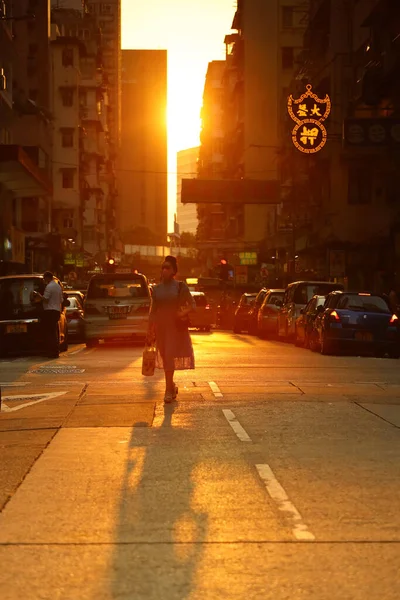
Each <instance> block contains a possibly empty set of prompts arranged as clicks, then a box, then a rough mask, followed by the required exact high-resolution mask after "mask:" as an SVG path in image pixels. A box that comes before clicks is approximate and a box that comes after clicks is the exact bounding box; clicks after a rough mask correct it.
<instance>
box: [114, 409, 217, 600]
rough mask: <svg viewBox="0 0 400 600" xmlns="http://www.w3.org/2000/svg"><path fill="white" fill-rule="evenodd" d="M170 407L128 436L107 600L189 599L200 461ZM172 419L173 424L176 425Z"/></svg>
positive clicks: (198, 527)
mask: <svg viewBox="0 0 400 600" xmlns="http://www.w3.org/2000/svg"><path fill="white" fill-rule="evenodd" d="M178 409H179V406H178V405H177V404H176V403H173V404H170V405H164V407H163V408H162V407H161V406H159V410H158V413H157V415H156V419H155V424H154V427H152V428H145V427H135V428H133V430H132V433H131V436H130V440H129V442H128V443H129V448H128V457H127V462H126V469H125V473H124V477H123V481H122V484H121V492H120V499H119V513H118V517H117V518H118V523H117V527H116V532H115V540H114V544H115V552H114V554H113V557H112V562H111V567H110V584H111V591H112V594H111V597H112V598H132V599H133V598H134V599H135V600H141V599H143V600H153V599H154V600H159V599H160V598H166V599H168V600H172V599H183V598H188V597H189V596H190V594H191V593H192V592H193V588H194V586H195V575H196V571H197V566H198V563H199V561H200V560H201V557H202V548H203V542H204V541H205V539H206V536H207V527H208V519H207V514H205V513H202V512H198V511H196V510H195V509H194V508H193V506H194V502H193V500H194V492H195V481H194V476H195V475H194V471H195V469H196V467H197V465H198V460H199V445H198V444H197V443H196V439H195V431H194V429H190V428H188V427H185V428H183V427H179V426H177V425H176V424H175V423H179V419H181V420H182V419H183V421H184V419H185V417H184V415H183V414H180V415H179V416H177V412H179V410H178ZM174 415H176V416H177V419H174Z"/></svg>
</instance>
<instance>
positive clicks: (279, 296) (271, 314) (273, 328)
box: [258, 289, 285, 339]
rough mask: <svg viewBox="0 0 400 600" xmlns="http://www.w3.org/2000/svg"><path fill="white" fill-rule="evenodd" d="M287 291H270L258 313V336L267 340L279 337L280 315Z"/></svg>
mask: <svg viewBox="0 0 400 600" xmlns="http://www.w3.org/2000/svg"><path fill="white" fill-rule="evenodd" d="M284 295H285V290H278V289H274V290H268V293H267V294H266V296H265V298H264V302H263V303H262V305H261V308H260V310H259V311H258V335H259V336H260V337H261V338H263V339H265V338H267V337H269V336H271V335H273V336H276V335H278V313H279V311H280V308H281V306H282V302H283V296H284Z"/></svg>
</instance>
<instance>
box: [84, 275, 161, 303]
mask: <svg viewBox="0 0 400 600" xmlns="http://www.w3.org/2000/svg"><path fill="white" fill-rule="evenodd" d="M148 297H149V292H148V289H147V285H146V281H145V280H144V279H143V278H142V277H134V276H129V277H124V278H122V277H97V278H96V279H92V281H91V282H90V284H89V289H88V292H87V299H88V300H100V299H114V298H118V299H120V300H134V299H136V298H148Z"/></svg>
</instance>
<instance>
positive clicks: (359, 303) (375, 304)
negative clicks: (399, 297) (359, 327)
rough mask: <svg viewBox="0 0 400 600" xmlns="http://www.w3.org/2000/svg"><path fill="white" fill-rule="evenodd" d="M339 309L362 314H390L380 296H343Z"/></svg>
mask: <svg viewBox="0 0 400 600" xmlns="http://www.w3.org/2000/svg"><path fill="white" fill-rule="evenodd" d="M337 308H339V309H340V308H341V309H347V310H356V311H361V312H373V313H389V312H390V311H389V307H388V305H387V304H386V302H385V300H384V299H383V298H381V297H380V296H357V295H355V294H349V295H345V294H344V295H343V296H341V298H340V300H339V302H338V305H337Z"/></svg>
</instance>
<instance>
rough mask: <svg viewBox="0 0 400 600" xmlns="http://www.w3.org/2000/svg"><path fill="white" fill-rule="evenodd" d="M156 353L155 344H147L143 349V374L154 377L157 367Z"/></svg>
mask: <svg viewBox="0 0 400 600" xmlns="http://www.w3.org/2000/svg"><path fill="white" fill-rule="evenodd" d="M156 353H157V350H156V348H155V347H154V346H150V347H149V346H146V348H145V349H144V350H143V359H142V375H144V376H145V377H152V376H153V375H154V370H155V368H156Z"/></svg>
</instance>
